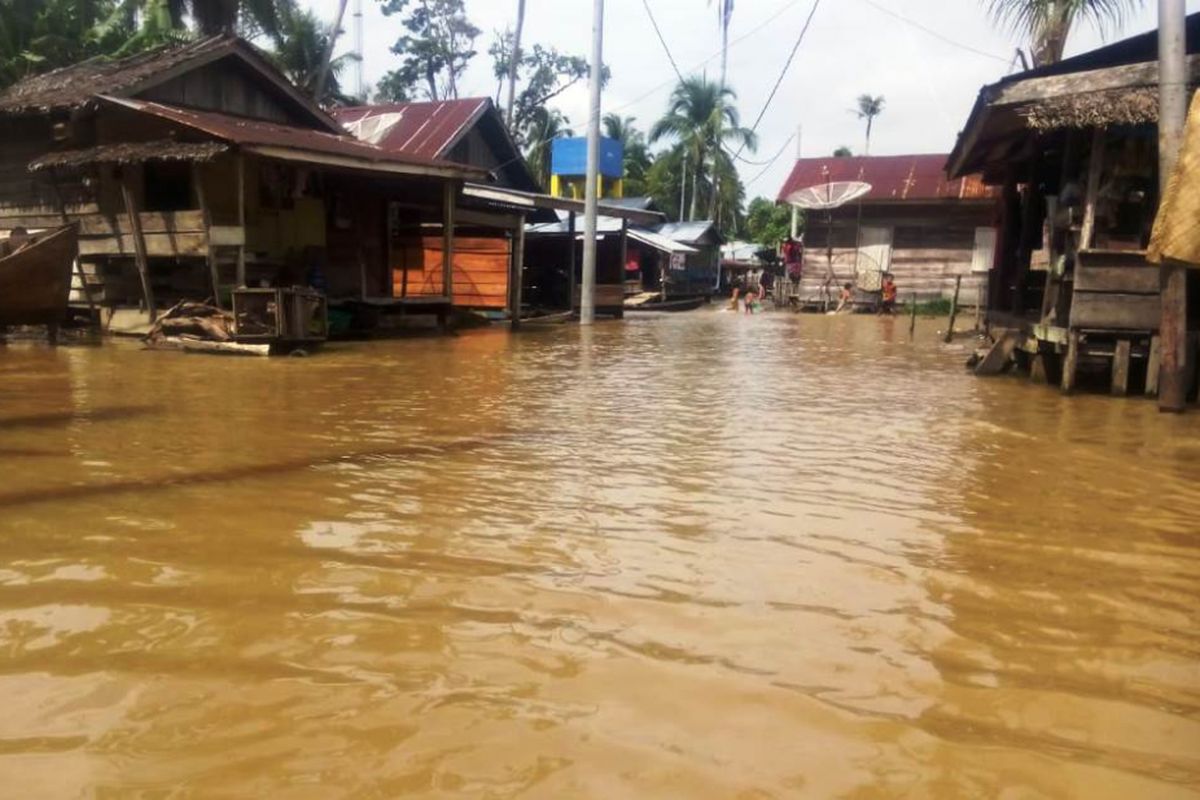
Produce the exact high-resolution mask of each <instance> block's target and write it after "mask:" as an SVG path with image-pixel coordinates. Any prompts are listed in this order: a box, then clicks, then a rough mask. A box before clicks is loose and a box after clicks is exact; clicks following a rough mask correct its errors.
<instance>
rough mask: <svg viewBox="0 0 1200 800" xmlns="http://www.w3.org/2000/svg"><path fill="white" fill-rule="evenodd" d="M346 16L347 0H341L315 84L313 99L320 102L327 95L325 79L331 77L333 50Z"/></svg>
mask: <svg viewBox="0 0 1200 800" xmlns="http://www.w3.org/2000/svg"><path fill="white" fill-rule="evenodd" d="M345 16H346V0H339V2H338V11H337V16H336V17H334V19H333V27H332V28H331V29H330V30H329V42H328V44H326V45H325V57H324V58H322V59H321V68H320V70H319V71H318V72H317V82H316V84H315V85H314V86H313V99H314V100H316V101H317V102H318V103H319V102H321V98H322V97H324V96H325V81H326V80H328V78H329V65H330V64H331V63H333V50H334V48H335V47H336V46H337V39H338V34H340V33H341V32H342V19H343V18H344V17H345Z"/></svg>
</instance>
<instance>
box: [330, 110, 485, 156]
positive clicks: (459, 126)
mask: <svg viewBox="0 0 1200 800" xmlns="http://www.w3.org/2000/svg"><path fill="white" fill-rule="evenodd" d="M490 103H491V101H490V100H489V99H488V98H486V97H470V98H465V99H462V100H440V101H437V102H431V103H384V104H380V105H373V106H354V107H351V108H338V109H334V110H333V117H334V119H336V120H337V121H338V122H339V123H340V124H341V125H342V126H343V127H346V126H350V125H353V124H356V123H359V124H361V123H363V122H364V121H365V120H368V119H370V118H380V117H387V119H386V123H387V124H388V127H387V130H386V132H383V133H382V134H381V135H379V136H378V138H376V139H375V140H374V141H375V143H376V144H378V145H379V146H380V147H383V148H385V149H387V150H392V151H394V152H399V153H406V154H410V155H414V156H420V157H423V158H440V157H443V156H445V154H446V152H447V151H448V150H450V148H452V147H453V146H454V145H455V144H457V143H458V140H459V139H460V138H461V137H462V135H463V134H464V133H465V132H466V131H467V129H468V128H470V126H471V124H472V123H474V122H475V120H476V119H478V118H479V115H480V114H482V113H484V111H485V110H487V107H488V105H489V104H490Z"/></svg>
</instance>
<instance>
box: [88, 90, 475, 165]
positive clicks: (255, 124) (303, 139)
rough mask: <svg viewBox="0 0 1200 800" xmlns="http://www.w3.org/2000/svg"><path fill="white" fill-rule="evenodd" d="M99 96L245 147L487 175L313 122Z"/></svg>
mask: <svg viewBox="0 0 1200 800" xmlns="http://www.w3.org/2000/svg"><path fill="white" fill-rule="evenodd" d="M100 99H101V100H103V101H105V102H108V103H112V104H114V105H117V106H121V107H123V108H128V109H132V110H134V111H137V112H140V113H144V114H151V115H153V116H155V117H158V118H159V119H165V120H168V121H170V122H173V123H176V124H178V125H182V126H185V127H187V128H190V129H192V130H195V131H199V132H201V133H204V134H207V135H209V136H212V137H215V138H217V139H223V140H225V141H228V142H232V143H234V144H238V145H242V146H244V147H245V146H249V147H254V146H257V147H269V148H278V149H281V150H284V151H296V152H298V153H312V154H323V155H329V156H340V157H343V158H348V159H353V160H356V161H361V162H364V164H363V166H364V167H366V168H369V167H370V166H371V165H380V166H391V167H399V166H410V167H415V168H423V170H424V171H428V172H432V173H436V174H444V175H448V176H451V177H469V178H482V177H484V176H485V175H486V172H485V171H484V170H480V169H475V168H472V167H465V166H462V165H459V164H452V163H450V162H447V161H438V160H435V159H430V158H417V157H415V156H410V155H403V154H399V153H391V152H388V151H387V150H384V149H383V148H381V147H376V146H374V145H370V144H366V143H365V142H360V141H358V140H356V139H355V138H354V137H352V136H349V135H343V136H338V135H335V134H332V133H325V132H324V131H319V130H314V129H311V128H298V127H294V126H291V125H280V124H277V123H272V122H264V121H262V120H254V119H247V118H245V117H234V116H231V115H229V114H219V113H217V112H214V111H197V110H195V109H190V108H179V107H178V106H169V105H165V104H163V103H153V102H150V101H147V100H135V99H127V98H118V97H105V96H101V97H100ZM414 171H417V170H414Z"/></svg>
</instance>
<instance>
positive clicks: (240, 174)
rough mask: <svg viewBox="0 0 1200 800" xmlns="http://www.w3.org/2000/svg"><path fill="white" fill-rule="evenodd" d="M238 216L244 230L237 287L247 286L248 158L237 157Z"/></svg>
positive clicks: (238, 254)
mask: <svg viewBox="0 0 1200 800" xmlns="http://www.w3.org/2000/svg"><path fill="white" fill-rule="evenodd" d="M237 215H238V226H239V227H240V228H241V229H242V243H241V244H239V245H238V251H237V285H238V286H240V287H245V285H246V156H245V155H244V154H242V153H238V156H237Z"/></svg>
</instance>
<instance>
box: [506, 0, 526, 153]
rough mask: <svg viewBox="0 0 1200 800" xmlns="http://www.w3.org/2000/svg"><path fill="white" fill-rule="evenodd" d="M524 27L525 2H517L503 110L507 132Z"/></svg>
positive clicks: (514, 98) (513, 101) (515, 89)
mask: <svg viewBox="0 0 1200 800" xmlns="http://www.w3.org/2000/svg"><path fill="white" fill-rule="evenodd" d="M524 27H525V0H517V30H516V33H515V34H513V46H512V53H511V54H510V56H509V64H508V108H507V109H505V113H504V122H505V125H507V126H508V130H509V132H511V131H512V126H513V104H514V103H515V102H516V96H517V64H518V63H519V62H520V60H521V30H522V29H523V28H524Z"/></svg>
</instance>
